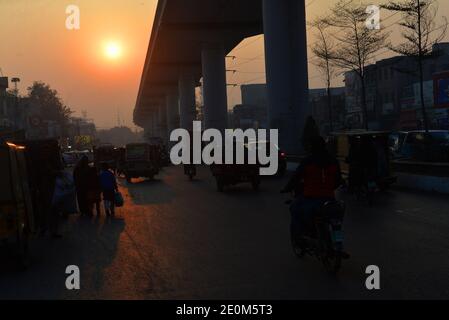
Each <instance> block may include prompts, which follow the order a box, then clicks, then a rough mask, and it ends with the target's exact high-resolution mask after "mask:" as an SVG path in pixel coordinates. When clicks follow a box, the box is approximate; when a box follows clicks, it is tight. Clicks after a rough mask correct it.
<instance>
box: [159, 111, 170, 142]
mask: <svg viewBox="0 0 449 320" xmlns="http://www.w3.org/2000/svg"><path fill="white" fill-rule="evenodd" d="M158 132H159V136H160V137H161V138H162V140H163V141H164V144H167V141H168V136H167V132H168V129H167V110H166V109H165V105H164V104H161V105H159V106H158Z"/></svg>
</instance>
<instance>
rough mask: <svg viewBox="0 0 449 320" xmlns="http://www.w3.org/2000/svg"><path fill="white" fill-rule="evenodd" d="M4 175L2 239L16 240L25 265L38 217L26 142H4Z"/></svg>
mask: <svg viewBox="0 0 449 320" xmlns="http://www.w3.org/2000/svg"><path fill="white" fill-rule="evenodd" d="M0 177H1V179H0V190H1V192H0V240H1V241H3V242H6V243H8V242H12V243H14V245H15V248H16V253H17V257H18V261H19V263H20V265H21V267H25V266H26V265H27V264H28V248H29V240H30V238H31V235H32V233H33V232H34V231H35V230H34V228H35V221H34V214H33V205H32V198H31V192H30V189H29V184H28V174H27V162H26V159H25V147H24V146H21V145H16V144H13V143H9V142H7V143H2V144H0Z"/></svg>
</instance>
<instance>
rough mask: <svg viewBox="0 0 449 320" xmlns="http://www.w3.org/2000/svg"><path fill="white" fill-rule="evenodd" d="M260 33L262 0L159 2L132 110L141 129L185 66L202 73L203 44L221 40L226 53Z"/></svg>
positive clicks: (165, 0)
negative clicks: (244, 40)
mask: <svg viewBox="0 0 449 320" xmlns="http://www.w3.org/2000/svg"><path fill="white" fill-rule="evenodd" d="M262 32H263V19H262V2H261V0H245V1H241V0H214V1H211V0H189V1H185V0H163V1H159V3H158V7H157V10H156V17H155V22H154V25H153V31H152V34H151V39H150V45H149V48H148V53H147V57H146V61H145V67H144V71H143V75H142V79H141V84H140V89H139V94H138V99H137V104H136V108H135V111H134V122H135V123H136V124H137V125H139V126H142V127H144V126H145V125H146V124H147V123H148V116H149V115H150V114H151V113H152V112H154V111H156V109H157V107H158V106H159V105H160V104H163V103H164V101H165V96H166V94H167V92H170V90H176V88H177V86H178V81H179V75H180V73H181V72H183V70H188V71H189V72H191V73H193V75H194V80H195V82H196V84H199V80H200V78H201V74H202V68H201V54H202V48H203V46H204V45H205V44H208V43H220V44H221V45H222V46H223V47H224V50H225V53H226V54H227V53H229V52H230V51H231V50H232V49H233V48H234V47H236V46H237V45H238V44H239V43H240V42H241V41H242V40H243V39H245V38H247V37H250V36H254V35H257V34H260V33H262Z"/></svg>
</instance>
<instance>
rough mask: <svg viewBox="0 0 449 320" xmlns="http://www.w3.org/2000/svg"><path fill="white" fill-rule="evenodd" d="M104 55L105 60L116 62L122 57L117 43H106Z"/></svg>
mask: <svg viewBox="0 0 449 320" xmlns="http://www.w3.org/2000/svg"><path fill="white" fill-rule="evenodd" d="M104 54H105V56H106V57H107V58H109V59H112V60H116V59H118V58H120V56H121V55H122V48H121V46H120V45H119V44H118V43H117V42H108V43H107V44H106V45H105V48H104Z"/></svg>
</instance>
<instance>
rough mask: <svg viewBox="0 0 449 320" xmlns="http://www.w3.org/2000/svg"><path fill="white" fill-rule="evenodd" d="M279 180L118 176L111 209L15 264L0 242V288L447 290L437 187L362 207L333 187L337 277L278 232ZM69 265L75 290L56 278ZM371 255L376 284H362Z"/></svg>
mask: <svg viewBox="0 0 449 320" xmlns="http://www.w3.org/2000/svg"><path fill="white" fill-rule="evenodd" d="M284 182H285V179H276V178H270V179H265V180H263V182H262V186H261V190H260V191H259V192H254V191H252V189H251V187H250V185H249V184H248V185H244V184H243V185H239V186H236V187H233V188H230V189H229V190H228V191H227V192H226V193H218V192H217V191H216V189H215V183H214V180H213V179H212V177H211V174H210V172H209V171H208V169H206V168H201V170H200V171H199V176H198V177H197V179H196V180H195V181H192V182H190V181H188V179H187V178H186V177H184V176H183V174H182V169H181V168H176V167H171V168H168V169H165V170H164V173H163V174H161V175H160V176H159V177H158V180H156V181H145V180H138V181H135V182H134V183H133V184H131V185H127V184H126V183H125V182H124V181H121V184H122V191H123V193H124V196H125V201H126V206H125V207H124V208H122V209H119V210H118V217H119V219H114V220H111V219H106V218H105V217H104V216H102V217H100V218H99V219H96V218H92V219H86V218H84V219H83V218H79V217H77V216H73V217H71V218H70V220H69V221H67V222H66V223H64V224H63V226H62V228H61V231H62V233H63V235H64V238H63V239H60V240H51V239H48V238H37V239H35V240H34V241H33V245H32V250H33V251H32V252H33V254H32V266H31V267H30V268H29V269H28V270H26V271H17V270H16V269H15V267H14V264H13V263H12V262H11V260H12V259H11V253H10V250H9V249H8V246H6V247H4V246H3V247H1V248H0V298H2V299H16V298H27V299H445V298H448V297H449V201H448V199H447V197H444V196H437V195H431V194H424V193H414V192H409V191H404V190H392V191H390V192H388V193H387V194H384V195H382V196H380V197H379V198H378V199H376V203H375V205H374V207H373V208H369V207H368V206H367V205H366V204H365V203H363V202H358V201H355V199H352V198H350V197H348V196H344V198H345V200H346V201H347V203H348V210H347V217H346V220H345V233H346V242H345V244H346V248H347V251H349V252H350V254H351V256H352V257H351V259H350V260H348V261H345V262H344V265H343V268H342V270H341V273H340V274H339V275H338V276H337V277H332V276H329V275H327V274H326V272H325V271H324V270H323V267H322V266H321V265H320V264H319V263H318V262H317V261H316V260H314V259H312V258H306V259H305V260H304V261H302V260H299V259H297V258H296V257H295V256H294V254H293V253H292V250H291V247H290V242H289V233H288V230H289V213H288V207H287V206H286V205H284V200H286V198H287V196H285V195H281V194H279V190H280V189H281V187H282V185H283V183H284ZM68 265H77V266H78V267H79V268H80V271H81V289H80V290H76V291H69V290H67V289H66V288H65V279H66V276H67V275H66V274H65V269H66V267H67V266H68ZM368 265H377V266H379V268H380V272H381V279H380V280H381V289H380V290H377V291H368V290H367V289H366V287H365V279H366V277H367V275H366V274H365V269H366V267H367V266H368Z"/></svg>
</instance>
